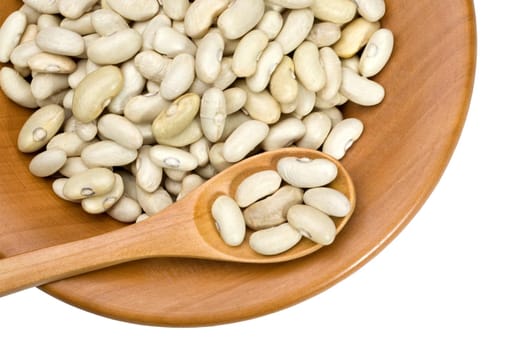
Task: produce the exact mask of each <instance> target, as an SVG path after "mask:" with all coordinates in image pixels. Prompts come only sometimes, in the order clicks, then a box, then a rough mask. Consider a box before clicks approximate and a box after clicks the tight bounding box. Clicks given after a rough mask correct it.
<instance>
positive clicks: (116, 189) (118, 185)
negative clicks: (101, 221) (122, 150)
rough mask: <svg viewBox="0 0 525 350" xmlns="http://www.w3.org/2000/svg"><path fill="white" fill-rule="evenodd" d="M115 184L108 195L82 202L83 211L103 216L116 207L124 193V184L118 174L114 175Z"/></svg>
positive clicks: (93, 197) (86, 199)
mask: <svg viewBox="0 0 525 350" xmlns="http://www.w3.org/2000/svg"><path fill="white" fill-rule="evenodd" d="M113 176H114V177H115V184H114V185H113V188H112V189H111V191H109V192H108V193H105V194H102V195H99V196H92V197H89V198H85V199H83V200H82V202H81V205H82V209H84V211H85V212H87V213H89V214H102V213H104V212H106V211H107V210H108V209H110V208H111V207H112V206H114V205H115V204H116V203H117V202H118V201H119V200H120V198H121V197H122V195H123V193H124V183H123V182H122V178H121V177H120V175H118V174H113Z"/></svg>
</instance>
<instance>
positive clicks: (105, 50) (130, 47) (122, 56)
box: [87, 29, 142, 65]
mask: <svg viewBox="0 0 525 350" xmlns="http://www.w3.org/2000/svg"><path fill="white" fill-rule="evenodd" d="M141 48H142V37H141V36H140V34H139V33H138V32H137V31H136V30H134V29H124V30H121V31H118V32H115V33H114V34H111V35H110V36H103V37H100V38H98V39H96V40H95V41H94V42H93V43H91V45H89V46H88V47H87V56H88V58H89V59H90V60H91V61H93V62H94V63H96V64H98V65H111V64H120V63H123V62H125V61H127V60H129V59H131V58H132V57H134V56H135V55H136V54H137V53H138V52H139V51H140V49H141Z"/></svg>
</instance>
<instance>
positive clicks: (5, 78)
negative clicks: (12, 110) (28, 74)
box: [0, 67, 38, 108]
mask: <svg viewBox="0 0 525 350" xmlns="http://www.w3.org/2000/svg"><path fill="white" fill-rule="evenodd" d="M0 87H1V88H2V91H3V92H4V93H5V95H6V96H7V97H8V98H9V99H10V100H11V101H13V102H15V103H17V104H19V105H20V106H23V107H26V108H36V107H38V104H37V102H36V99H35V97H34V96H33V94H32V93H31V85H30V84H29V83H28V82H27V81H26V80H25V79H24V77H22V76H21V75H20V74H19V73H18V72H17V71H16V70H14V69H13V68H9V67H2V69H0Z"/></svg>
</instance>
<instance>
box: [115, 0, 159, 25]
mask: <svg viewBox="0 0 525 350" xmlns="http://www.w3.org/2000/svg"><path fill="white" fill-rule="evenodd" d="M106 2H107V4H108V5H109V6H110V7H111V8H112V9H113V11H115V12H117V13H118V14H119V15H121V16H122V17H124V18H126V19H128V20H130V21H146V20H148V19H150V18H152V17H153V16H155V15H156V14H157V12H159V3H158V2H157V0H106Z"/></svg>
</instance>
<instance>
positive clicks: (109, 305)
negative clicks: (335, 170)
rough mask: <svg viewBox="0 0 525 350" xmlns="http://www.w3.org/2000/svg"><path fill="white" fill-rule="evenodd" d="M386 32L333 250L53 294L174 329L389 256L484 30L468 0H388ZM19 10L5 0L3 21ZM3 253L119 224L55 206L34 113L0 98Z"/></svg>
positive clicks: (416, 202)
mask: <svg viewBox="0 0 525 350" xmlns="http://www.w3.org/2000/svg"><path fill="white" fill-rule="evenodd" d="M386 3H387V8H388V12H387V16H386V17H385V18H384V20H383V21H382V22H383V25H384V26H385V27H387V28H390V29H391V30H392V31H393V32H394V34H395V37H396V48H395V52H394V55H393V57H392V60H391V62H390V64H389V65H388V67H387V68H386V70H385V71H384V72H382V73H381V74H380V75H379V76H378V77H377V78H375V79H376V80H377V81H379V82H381V83H382V84H383V85H384V86H385V89H386V91H387V96H386V99H385V101H384V102H383V103H382V104H381V105H380V106H377V107H373V108H360V107H357V106H354V105H349V106H347V107H346V108H345V116H347V117H350V116H353V117H358V118H360V119H362V120H363V121H364V123H365V128H366V130H365V133H364V135H363V137H362V138H361V139H360V141H359V142H357V143H356V144H355V145H354V147H353V148H352V150H351V152H350V153H349V154H348V155H347V157H345V159H344V164H345V167H346V168H347V169H348V171H349V172H350V175H351V176H352V178H353V179H354V182H355V186H356V189H357V196H358V198H359V201H358V204H357V208H356V210H355V213H354V216H353V218H352V220H351V221H350V223H349V224H348V225H347V226H346V228H345V230H344V231H343V232H342V233H341V234H340V235H339V236H338V237H337V239H336V243H335V244H334V245H332V246H330V247H328V248H325V249H322V250H320V251H319V252H317V253H315V254H313V255H312V256H308V257H306V258H302V259H300V260H297V261H293V262H288V263H282V264H278V265H272V266H254V265H246V264H237V263H224V262H211V261H200V260H189V259H149V260H143V261H138V262H133V263H127V264H123V265H120V266H118V267H113V268H108V269H105V270H102V271H99V272H94V273H89V274H86V275H82V276H79V277H75V278H71V279H67V280H63V281H60V282H56V283H53V284H49V285H47V286H45V287H44V290H45V291H46V292H48V293H50V294H51V295H53V296H55V297H57V298H60V299H61V300H64V301H65V302H68V303H71V304H73V305H76V306H78V307H80V308H83V309H85V310H88V311H91V312H94V313H97V314H100V315H104V316H107V317H111V318H116V319H119V320H125V321H130V322H136V323H144V324H153V325H165V326H195V325H209V324H218V323H226V322H233V321H239V320H243V319H248V318H252V317H256V316H258V315H262V314H266V313H270V312H274V311H277V310H280V309H282V308H285V307H288V306H290V305H292V304H295V303H297V302H300V301H302V300H304V299H306V298H308V297H310V296H312V295H314V294H316V293H319V292H321V291H323V290H325V289H326V288H328V287H330V286H331V285H333V284H334V283H336V282H338V281H339V280H341V279H342V278H345V277H347V276H348V275H350V274H351V273H352V272H353V271H355V270H356V269H358V268H359V267H360V266H362V265H363V264H364V263H366V262H367V261H368V260H369V259H370V258H372V257H373V256H375V255H376V254H377V253H378V252H380V251H381V250H382V249H383V248H384V247H385V246H386V245H387V244H388V243H389V242H390V241H391V240H392V239H393V238H394V237H395V236H396V235H397V234H399V232H400V231H401V230H402V228H403V227H404V226H405V225H406V224H407V223H408V222H409V220H410V219H411V218H412V217H413V216H414V215H415V213H416V212H417V210H418V209H419V208H420V207H421V206H422V205H423V203H424V201H425V200H426V198H427V197H428V196H429V195H430V193H431V192H432V190H433V188H434V187H435V185H436V183H437V182H438V181H439V178H440V177H441V175H442V173H443V171H444V169H445V167H446V165H447V163H448V161H449V159H450V157H451V155H452V152H453V150H454V148H455V146H456V143H457V140H458V138H459V136H460V133H461V130H462V127H463V124H464V121H465V117H466V114H467V110H468V106H469V102H470V96H471V93H472V86H473V82H474V72H475V57H476V28H475V16H474V8H473V4H472V1H469V0H443V1H432V0H421V1H417V2H414V1H410V2H409V1H406V0H387V1H386ZM16 6H19V2H18V1H15V0H6V1H2V2H1V4H0V13H1V17H2V19H3V18H5V16H6V14H7V13H8V12H9V11H11V10H13V9H14V8H15V7H16ZM0 99H1V100H0V106H1V107H0V109H1V110H0V126H1V128H0V151H1V152H2V153H1V154H2V157H1V158H0V203H1V207H2V210H1V211H0V222H2V225H1V226H0V256H12V255H15V254H18V253H22V252H27V251H31V250H34V249H37V248H41V247H47V246H52V245H55V244H58V243H63V242H69V241H74V240H78V239H81V238H85V237H91V236H94V235H97V234H100V233H104V232H107V231H110V230H113V229H116V228H119V227H121V225H120V224H118V223H116V222H114V221H113V220H111V219H109V218H106V217H105V216H97V217H92V216H90V215H87V214H84V213H83V212H82V210H81V209H80V208H78V207H77V206H76V205H74V204H69V203H65V202H63V201H61V200H59V199H56V198H55V197H54V195H53V194H52V192H51V191H50V188H49V187H50V183H49V181H44V180H40V179H35V178H34V177H32V176H31V175H30V174H29V172H28V170H27V164H28V162H29V158H28V157H27V156H24V155H21V154H19V153H18V152H17V151H16V147H15V145H16V136H17V131H18V130H19V128H20V126H21V125H22V124H23V121H24V119H25V118H26V116H27V115H28V114H29V112H28V111H26V110H24V109H22V108H18V107H15V106H14V105H13V104H11V103H10V102H8V101H6V100H5V98H4V97H3V96H0Z"/></svg>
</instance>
